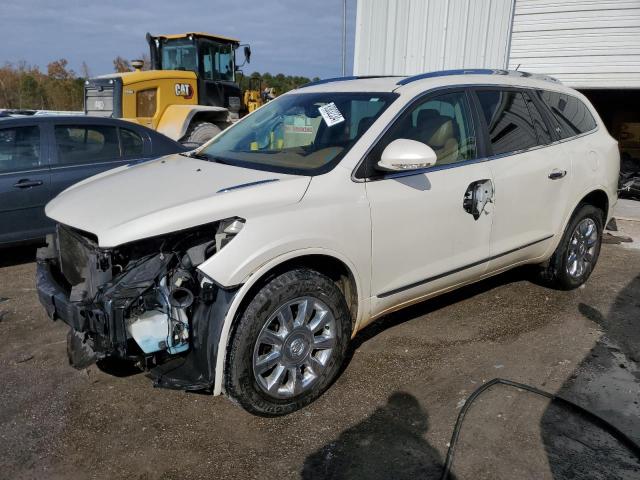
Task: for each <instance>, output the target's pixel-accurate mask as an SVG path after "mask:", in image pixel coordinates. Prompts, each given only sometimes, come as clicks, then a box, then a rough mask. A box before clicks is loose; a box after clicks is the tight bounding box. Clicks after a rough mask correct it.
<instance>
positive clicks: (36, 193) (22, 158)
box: [0, 124, 52, 244]
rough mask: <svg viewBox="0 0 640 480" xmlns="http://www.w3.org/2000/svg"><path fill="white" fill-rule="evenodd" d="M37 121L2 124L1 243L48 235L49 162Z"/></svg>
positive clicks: (0, 155) (0, 129)
mask: <svg viewBox="0 0 640 480" xmlns="http://www.w3.org/2000/svg"><path fill="white" fill-rule="evenodd" d="M47 153H48V152H47V149H46V144H45V142H44V134H43V132H42V129H41V128H40V126H39V125H37V124H31V125H29V124H22V125H20V126H9V127H4V128H3V127H1V126H0V244H2V243H11V242H17V241H23V240H29V239H35V238H39V237H44V235H45V234H46V233H47V231H48V230H49V229H51V226H52V223H51V222H49V221H47V218H46V217H45V215H44V205H45V204H46V203H47V201H48V200H49V198H50V195H51V192H50V174H49V162H48V158H47V157H48V155H47Z"/></svg>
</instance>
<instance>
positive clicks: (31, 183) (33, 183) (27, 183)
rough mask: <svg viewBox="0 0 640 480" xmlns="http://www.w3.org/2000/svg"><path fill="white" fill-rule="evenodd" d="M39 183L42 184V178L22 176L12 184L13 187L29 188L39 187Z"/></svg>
mask: <svg viewBox="0 0 640 480" xmlns="http://www.w3.org/2000/svg"><path fill="white" fill-rule="evenodd" d="M40 185H42V180H29V179H28V178H24V179H22V180H20V181H19V182H18V183H14V184H13V186H14V187H15V188H31V187H39V186H40Z"/></svg>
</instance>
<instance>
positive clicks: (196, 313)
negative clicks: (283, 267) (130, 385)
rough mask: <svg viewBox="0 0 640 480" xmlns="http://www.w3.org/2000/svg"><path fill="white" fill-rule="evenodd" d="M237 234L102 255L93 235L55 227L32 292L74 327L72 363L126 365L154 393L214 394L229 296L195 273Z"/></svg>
mask: <svg viewBox="0 0 640 480" xmlns="http://www.w3.org/2000/svg"><path fill="white" fill-rule="evenodd" d="M243 226H244V220H243V219H242V218H238V217H232V218H227V219H225V220H221V221H218V222H213V223H210V224H206V225H201V226H198V227H195V228H190V229H187V230H181V231H179V232H174V233H170V234H166V235H162V236H158V237H153V238H148V239H144V240H138V241H135V242H131V243H128V244H124V245H121V246H118V247H115V248H101V247H99V245H98V241H97V238H96V237H95V236H94V235H92V234H89V233H86V232H83V231H80V230H77V229H74V228H71V227H68V226H66V225H62V224H59V225H58V227H57V231H56V234H54V235H50V236H49V237H48V238H47V243H48V245H47V246H46V247H44V248H41V249H39V250H38V271H37V286H38V295H39V297H40V301H41V303H42V304H43V305H44V306H45V308H46V310H47V313H48V315H49V316H50V317H51V318H52V319H53V320H58V319H60V320H62V321H64V322H65V323H67V324H68V325H69V326H70V327H71V330H70V331H69V335H68V346H67V351H68V355H69V361H70V363H71V364H72V365H73V366H75V367H76V368H84V367H86V366H88V365H90V364H92V363H93V362H95V361H99V360H102V359H106V358H119V359H125V360H130V361H132V362H134V363H136V364H137V365H138V366H139V367H140V368H142V369H144V370H148V371H149V373H150V376H151V377H152V378H153V380H154V383H155V385H156V386H161V387H168V388H179V389H186V390H203V389H204V390H209V389H211V388H212V386H213V382H214V376H215V358H216V352H217V348H218V343H217V342H218V339H219V334H220V329H221V328H222V325H223V319H224V316H225V314H226V312H227V310H228V308H229V305H230V302H231V300H232V299H233V296H234V295H235V290H234V289H223V288H220V287H219V286H217V285H216V284H215V282H214V281H212V280H211V279H210V278H208V277H207V276H206V275H204V274H203V273H202V272H201V271H200V270H199V269H198V266H199V265H201V264H202V263H203V262H205V261H206V260H207V259H208V258H210V257H211V256H213V255H214V254H215V253H216V252H218V251H220V250H221V249H222V248H224V246H225V245H226V244H227V243H228V242H229V241H231V240H232V239H233V237H234V236H236V235H237V234H238V233H239V232H240V231H241V230H242V228H243Z"/></svg>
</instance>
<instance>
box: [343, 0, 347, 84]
mask: <svg viewBox="0 0 640 480" xmlns="http://www.w3.org/2000/svg"><path fill="white" fill-rule="evenodd" d="M346 75H347V0H342V76H343V77H344V76H346Z"/></svg>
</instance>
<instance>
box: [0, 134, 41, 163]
mask: <svg viewBox="0 0 640 480" xmlns="http://www.w3.org/2000/svg"><path fill="white" fill-rule="evenodd" d="M41 166H43V163H42V160H41V158H40V128H39V127H36V126H31V127H16V128H4V129H2V130H0V173H2V172H13V171H21V170H29V169H32V168H38V167H41Z"/></svg>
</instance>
